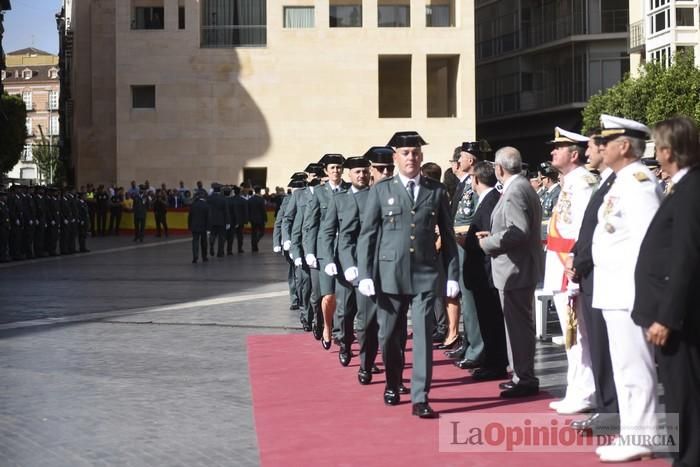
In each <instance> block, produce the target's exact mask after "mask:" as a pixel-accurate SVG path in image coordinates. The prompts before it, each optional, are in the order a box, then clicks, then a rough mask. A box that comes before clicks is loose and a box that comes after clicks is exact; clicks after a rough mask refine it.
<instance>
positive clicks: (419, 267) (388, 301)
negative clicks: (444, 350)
mask: <svg viewBox="0 0 700 467" xmlns="http://www.w3.org/2000/svg"><path fill="white" fill-rule="evenodd" d="M425 144H426V143H425V141H424V140H423V138H421V137H420V135H419V134H418V133H416V132H399V133H396V134H395V135H394V136H393V137H392V138H391V141H390V142H389V145H390V146H392V147H393V148H394V151H395V152H394V163H395V164H396V165H397V166H398V168H399V174H398V176H395V177H389V178H385V179H384V180H381V181H380V182H379V183H377V184H375V185H374V186H373V187H372V188H371V189H370V192H369V196H368V199H367V205H366V208H365V212H364V213H363V218H362V228H361V231H360V237H359V240H358V247H357V252H358V269H359V279H360V282H359V284H358V291H359V292H360V293H362V294H363V295H365V296H373V295H377V304H378V307H379V308H378V312H377V321H378V322H379V329H380V336H381V339H382V342H381V346H382V356H383V358H384V366H385V368H386V387H385V390H384V402H385V404H388V405H397V404H398V403H399V402H400V396H399V384H400V383H401V371H402V368H403V356H402V351H401V327H402V324H403V325H405V321H404V320H405V317H406V313H407V312H408V308H409V307H410V308H411V316H412V322H413V352H414V361H413V373H412V378H411V401H412V402H413V406H412V413H413V415H416V416H418V417H420V418H434V417H435V416H436V413H435V412H434V411H433V410H432V408H431V407H430V405H429V403H428V392H429V391H430V383H431V380H432V331H433V329H432V320H431V318H430V314H431V313H433V308H434V304H435V294H436V293H440V292H441V291H442V290H443V287H445V284H438V283H437V278H438V276H439V273H438V267H439V266H438V265H437V264H436V262H437V251H436V249H435V227H436V226H438V227H439V228H440V232H441V233H442V252H443V258H444V261H445V263H446V270H447V279H448V280H447V287H446V295H447V296H448V297H453V298H454V297H456V296H457V295H458V294H459V283H458V282H457V281H458V275H459V266H458V264H457V252H456V243H455V239H454V233H453V230H452V228H453V225H452V217H451V215H450V208H449V200H448V195H447V190H446V188H445V186H444V185H443V184H442V183H440V182H437V181H434V180H431V179H428V178H426V177H421V176H420V168H421V164H422V162H423V153H422V151H421V146H423V145H425ZM375 256H376V259H377V260H378V261H377V262H378V268H377V272H376V274H375V270H374V264H375ZM375 284H376V288H375ZM438 291H440V292H438Z"/></svg>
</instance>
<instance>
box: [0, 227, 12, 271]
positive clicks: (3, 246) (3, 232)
mask: <svg viewBox="0 0 700 467" xmlns="http://www.w3.org/2000/svg"><path fill="white" fill-rule="evenodd" d="M9 248H10V228H9V226H7V227H0V261H2V262H5V261H9V260H10V250H9Z"/></svg>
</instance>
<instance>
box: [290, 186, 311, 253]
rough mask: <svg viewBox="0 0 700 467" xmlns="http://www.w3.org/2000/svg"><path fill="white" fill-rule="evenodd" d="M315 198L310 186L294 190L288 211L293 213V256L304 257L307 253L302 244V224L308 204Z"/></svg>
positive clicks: (291, 235) (291, 234) (291, 250)
mask: <svg viewBox="0 0 700 467" xmlns="http://www.w3.org/2000/svg"><path fill="white" fill-rule="evenodd" d="M318 188H319V187H316V188H314V191H316V190H318ZM311 198H313V193H312V192H311V188H310V187H306V188H302V189H300V190H297V191H295V192H294V199H293V200H292V201H291V202H290V203H289V206H288V207H287V211H288V212H289V214H292V215H293V216H294V217H293V221H292V230H291V233H290V240H291V242H292V246H291V249H290V252H291V253H292V257H293V258H303V257H304V255H305V253H306V252H305V251H304V246H303V244H302V236H303V234H302V232H303V231H302V226H303V225H304V217H305V215H306V211H307V209H306V206H308V204H309V203H310V202H311ZM287 216H288V215H287V214H285V220H286V219H287ZM283 233H284V231H283Z"/></svg>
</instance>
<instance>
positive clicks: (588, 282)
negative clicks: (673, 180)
mask: <svg viewBox="0 0 700 467" xmlns="http://www.w3.org/2000/svg"><path fill="white" fill-rule="evenodd" d="M615 177H616V175H615V174H614V173H612V174H610V176H609V177H608V178H607V179H605V181H604V182H603V183H602V184H601V186H600V187H599V188H598V190H597V191H596V192H595V193H593V195H592V196H591V198H590V200H589V201H588V205H587V206H586V211H585V212H584V214H583V221H582V222H581V229H580V230H579V234H578V240H577V241H576V244H575V245H574V247H573V248H572V249H571V252H572V253H573V254H574V269H576V273H577V275H578V276H579V279H578V280H579V284H580V286H581V289H580V290H581V297H582V300H580V301H579V304H580V305H581V309H580V310H579V311H580V312H581V313H583V316H584V325H585V326H586V331H587V332H588V339H589V340H590V351H591V370H592V372H593V381H594V383H595V394H596V408H597V410H598V412H603V413H617V412H618V411H619V408H618V405H617V392H616V389H615V380H614V379H613V371H612V362H611V361H610V350H609V349H610V346H609V343H608V328H607V326H606V325H605V320H604V319H603V312H602V311H601V310H599V309H597V308H593V252H592V249H591V247H592V245H593V232H594V231H595V228H596V225H598V209H600V206H601V204H603V197H604V196H605V195H606V194H607V193H608V191H609V190H610V187H611V186H612V184H613V183H614V182H615Z"/></svg>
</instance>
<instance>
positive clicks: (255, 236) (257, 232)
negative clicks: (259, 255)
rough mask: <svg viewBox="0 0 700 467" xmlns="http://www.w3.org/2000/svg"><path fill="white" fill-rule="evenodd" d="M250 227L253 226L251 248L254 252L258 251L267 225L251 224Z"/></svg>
mask: <svg viewBox="0 0 700 467" xmlns="http://www.w3.org/2000/svg"><path fill="white" fill-rule="evenodd" d="M250 225H251V230H250V247H251V249H252V250H253V251H258V242H259V241H260V239H261V238H263V236H264V235H265V224H250ZM241 233H242V232H241Z"/></svg>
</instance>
